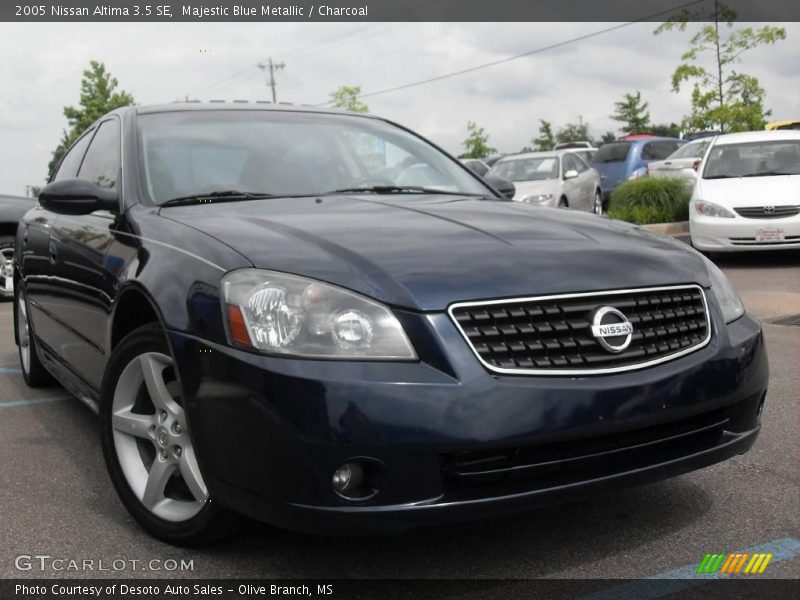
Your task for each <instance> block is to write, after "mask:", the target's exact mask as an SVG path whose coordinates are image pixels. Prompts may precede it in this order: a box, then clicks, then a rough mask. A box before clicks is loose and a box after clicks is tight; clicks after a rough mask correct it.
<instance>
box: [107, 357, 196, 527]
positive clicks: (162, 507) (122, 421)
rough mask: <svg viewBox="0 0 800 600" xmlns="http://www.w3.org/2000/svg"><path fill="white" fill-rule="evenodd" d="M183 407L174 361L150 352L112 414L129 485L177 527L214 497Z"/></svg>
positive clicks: (129, 369) (123, 386) (123, 381)
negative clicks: (209, 490) (200, 463)
mask: <svg viewBox="0 0 800 600" xmlns="http://www.w3.org/2000/svg"><path fill="white" fill-rule="evenodd" d="M180 402H181V400H180V384H179V382H178V381H177V379H176V377H175V374H174V368H173V362H172V359H171V358H170V357H169V356H166V355H165V354H161V353H158V352H147V353H144V354H140V355H139V356H136V357H135V358H134V359H133V360H131V361H130V362H129V363H128V364H127V366H126V367H125V369H124V370H123V371H122V374H121V375H120V377H119V380H118V382H117V384H116V388H115V390H114V398H113V401H112V415H111V427H112V434H113V440H114V447H115V450H116V454H117V459H118V461H119V465H120V467H121V469H122V472H123V474H124V476H125V479H126V480H127V482H128V485H129V486H130V488H131V490H132V491H133V493H134V494H135V495H136V497H137V498H138V499H139V501H140V502H141V503H142V505H143V506H144V507H145V508H146V509H147V510H148V511H150V512H151V513H153V514H154V515H156V516H158V517H160V518H162V519H164V520H167V521H172V522H182V521H187V520H189V519H191V518H192V517H194V516H195V515H197V514H198V513H199V512H200V511H201V510H202V508H203V506H204V505H205V503H206V502H207V501H208V496H209V495H208V489H207V488H206V485H205V483H204V482H203V477H202V475H201V473H200V468H199V466H198V464H197V458H196V457H195V452H194V447H193V445H192V441H191V438H190V437H189V431H188V427H187V422H186V413H185V411H184V410H183V406H181V403H180Z"/></svg>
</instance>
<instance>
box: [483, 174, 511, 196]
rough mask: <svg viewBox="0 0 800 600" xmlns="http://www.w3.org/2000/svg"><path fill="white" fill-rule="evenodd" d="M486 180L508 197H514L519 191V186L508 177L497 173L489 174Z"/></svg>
mask: <svg viewBox="0 0 800 600" xmlns="http://www.w3.org/2000/svg"><path fill="white" fill-rule="evenodd" d="M484 180H486V183H488V184H489V185H490V186H492V187H493V188H494V189H496V190H497V191H498V192H500V193H501V194H503V196H505V197H506V198H511V199H513V198H514V194H515V193H516V192H517V188H516V187H515V186H514V184H513V183H512V182H510V181H509V180H508V179H503V178H502V177H498V176H497V175H487V176H486V177H484Z"/></svg>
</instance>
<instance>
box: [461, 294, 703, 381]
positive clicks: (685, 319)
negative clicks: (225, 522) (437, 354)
mask: <svg viewBox="0 0 800 600" xmlns="http://www.w3.org/2000/svg"><path fill="white" fill-rule="evenodd" d="M606 306H610V307H613V308H615V309H617V310H619V311H621V312H622V313H623V314H624V315H625V316H626V317H627V319H628V320H629V321H630V323H631V325H632V326H633V333H632V334H631V342H630V345H629V346H628V347H627V348H626V349H625V350H623V351H622V352H619V353H616V354H614V353H612V352H610V351H609V350H607V349H605V348H604V347H603V346H601V344H600V343H599V341H598V340H597V339H596V338H595V337H594V336H593V334H592V329H591V325H592V319H593V316H594V314H595V312H596V311H597V309H599V308H602V307H606ZM449 312H450V316H451V318H452V319H453V320H454V321H455V323H456V325H457V327H458V329H459V330H460V331H461V333H462V335H463V336H464V337H465V338H466V340H467V342H468V343H469V345H470V347H471V348H472V349H473V351H474V352H475V354H476V355H477V356H478V358H479V359H480V361H481V362H482V363H483V365H484V366H485V367H487V368H488V369H489V370H491V371H495V372H498V373H506V374H512V375H513V374H517V375H527V374H531V375H533V374H544V375H560V374H564V375H588V374H593V373H611V372H617V371H626V370H630V369H638V368H643V367H646V366H649V365H653V364H656V363H660V362H664V361H666V360H671V359H673V358H677V357H678V356H682V355H684V354H687V353H689V352H692V351H694V350H696V349H698V348H700V347H702V346H704V345H705V344H707V343H708V340H709V338H710V326H709V319H708V313H707V307H706V300H705V294H704V292H703V289H702V288H701V287H700V286H697V285H688V286H674V287H664V288H650V289H639V290H625V291H610V292H592V293H583V294H566V295H559V296H543V297H537V298H520V299H510V300H495V301H487V302H463V303H458V304H454V305H452V306H451V307H450V309H449Z"/></svg>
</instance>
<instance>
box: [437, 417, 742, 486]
mask: <svg viewBox="0 0 800 600" xmlns="http://www.w3.org/2000/svg"><path fill="white" fill-rule="evenodd" d="M728 421H729V418H728V416H727V415H726V413H725V411H724V410H722V409H720V410H715V411H713V412H709V413H704V414H700V415H696V416H693V417H688V418H685V419H681V420H678V421H673V422H670V423H664V424H661V425H655V426H650V427H645V428H641V429H634V430H632V431H623V432H618V433H614V434H605V435H600V436H590V437H587V438H582V439H573V440H569V441H562V442H554V443H549V444H536V445H528V446H508V447H503V448H493V449H485V450H478V451H466V452H452V453H448V454H445V455H443V456H442V464H443V468H444V472H445V476H446V479H447V481H448V483H449V484H450V486H451V487H454V488H456V487H465V486H466V487H471V486H475V485H480V486H485V485H493V484H495V485H508V484H513V483H523V482H526V483H528V484H530V483H533V484H535V485H536V487H537V488H547V487H553V486H556V485H564V484H568V483H572V482H575V481H583V480H586V479H590V478H596V477H602V476H607V475H613V474H615V473H620V472H625V471H631V470H634V469H641V468H644V467H648V466H651V465H654V464H658V463H663V462H667V461H669V460H674V459H676V458H680V457H682V456H688V455H690V454H694V453H696V452H702V451H704V450H708V449H709V448H713V447H714V446H716V445H717V444H718V443H719V441H720V439H721V437H722V435H723V430H724V428H725V425H726V423H728Z"/></svg>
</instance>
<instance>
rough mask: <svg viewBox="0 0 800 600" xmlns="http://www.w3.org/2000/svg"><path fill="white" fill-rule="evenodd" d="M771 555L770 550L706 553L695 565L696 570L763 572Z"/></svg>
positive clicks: (710, 571)
mask: <svg viewBox="0 0 800 600" xmlns="http://www.w3.org/2000/svg"><path fill="white" fill-rule="evenodd" d="M772 556H773V555H772V553H771V552H770V553H764V552H755V553H753V554H750V553H748V552H737V553H733V554H725V553H719V554H706V555H705V556H704V557H703V560H702V561H701V562H700V564H699V565H698V566H697V572H698V573H727V574H733V573H744V574H746V575H755V574H756V573H763V572H764V570H765V569H766V568H767V565H768V564H769V561H771V560H772Z"/></svg>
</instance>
